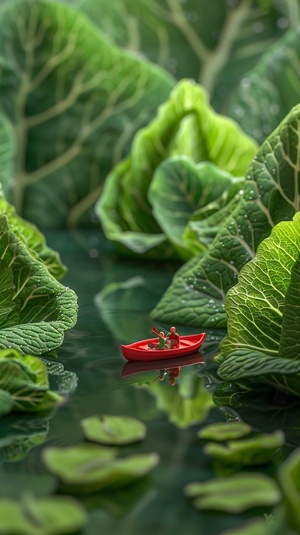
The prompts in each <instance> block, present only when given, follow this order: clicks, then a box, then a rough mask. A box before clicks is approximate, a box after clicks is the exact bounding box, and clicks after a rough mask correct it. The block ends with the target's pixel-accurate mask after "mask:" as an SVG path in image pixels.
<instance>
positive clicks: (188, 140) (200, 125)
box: [96, 80, 257, 259]
mask: <svg viewBox="0 0 300 535" xmlns="http://www.w3.org/2000/svg"><path fill="white" fill-rule="evenodd" d="M256 150H257V146H256V143H255V142H254V141H253V140H252V138H250V137H249V136H246V135H245V134H244V133H243V131H242V130H241V129H240V128H239V126H238V125H237V124H236V123H235V122H234V121H233V120H231V119H228V118H227V117H224V116H221V115H219V114H217V113H216V112H215V111H214V110H213V109H212V108H211V107H210V105H209V103H208V100H207V95H206V92H205V91H204V90H203V89H202V88H201V87H200V86H199V85H197V84H195V83H194V82H192V81H189V80H182V81H181V82H179V83H178V84H177V86H176V87H175V88H174V90H173V91H172V93H171V95H170V97H169V99H168V100H167V101H166V102H165V103H164V104H163V105H162V106H161V107H160V108H159V110H158V114H157V116H156V118H155V119H153V121H152V122H150V123H149V125H148V126H147V127H145V128H143V129H141V130H140V131H139V132H138V133H137V134H136V136H135V138H134V141H133V145H132V150H131V153H130V155H129V156H128V157H127V158H125V159H124V160H123V161H122V162H120V164H118V165H117V166H116V167H115V168H114V169H113V170H112V172H111V173H110V174H109V175H108V176H107V178H106V182H105V186H104V188H103V192H102V195H101V197H100V199H99V201H98V202H97V205H96V213H97V214H98V215H99V217H100V220H101V223H102V226H103V230H104V232H105V234H106V236H107V237H108V238H109V239H110V240H113V241H115V242H116V243H117V244H119V245H120V249H121V250H122V251H123V252H124V251H125V252H127V254H128V252H129V251H130V252H132V253H138V254H143V255H144V257H151V258H155V259H166V258H171V257H173V256H174V245H175V249H176V252H177V253H178V252H179V254H180V253H182V254H181V256H182V257H183V258H184V259H186V257H187V256H192V252H188V251H189V247H188V245H185V244H184V243H183V240H182V239H181V233H182V232H184V231H185V226H186V224H188V222H189V219H190V217H191V216H193V213H194V211H197V210H199V209H203V208H204V207H206V206H207V205H209V203H210V202H212V201H216V202H217V204H218V203H219V204H220V202H221V203H223V204H224V199H223V200H222V201H221V200H218V199H219V197H220V196H221V195H222V194H223V192H224V191H226V190H227V189H228V188H229V187H230V186H231V184H232V183H235V182H236V180H235V179H236V177H242V176H244V175H245V173H246V170H247V168H248V166H249V164H250V162H251V159H252V158H253V157H254V155H255V153H256ZM179 156H180V157H181V159H180V158H178V157H179ZM183 156H184V157H185V158H182V157H183ZM174 158H175V160H173V159H174ZM201 162H205V163H206V167H204V168H201V167H200V166H199V167H196V168H195V166H194V164H200V163H201ZM211 189H214V190H215V191H214V192H212V191H211ZM225 204H226V202H225ZM166 205H167V206H166ZM166 208H167V209H166ZM217 209H218V206H215V210H214V211H217ZM171 212H173V215H172V214H171V219H170V213H171ZM172 227H173V228H174V229H175V230H174V231H173V232H172ZM175 227H176V228H175ZM205 248H206V246H205V247H204V249H205Z"/></svg>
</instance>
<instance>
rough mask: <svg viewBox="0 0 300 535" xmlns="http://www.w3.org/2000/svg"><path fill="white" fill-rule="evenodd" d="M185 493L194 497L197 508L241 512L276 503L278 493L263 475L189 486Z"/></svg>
mask: <svg viewBox="0 0 300 535" xmlns="http://www.w3.org/2000/svg"><path fill="white" fill-rule="evenodd" d="M185 494H186V495H187V496H189V497H191V498H194V501H193V505H194V506H195V507H196V508H197V509H215V510H219V511H226V512H228V513H240V512H242V511H245V510H247V509H250V508H251V507H257V506H262V505H263V506H267V505H269V506H271V505H275V504H276V503H278V502H279V500H280V498H281V495H280V491H279V489H278V487H277V485H276V483H275V481H273V479H271V478H270V477H268V476H266V475H264V474H250V473H246V472H240V473H239V474H236V475H234V476H231V477H230V478H216V479H211V480H209V481H204V482H193V483H189V484H188V485H187V486H186V487H185Z"/></svg>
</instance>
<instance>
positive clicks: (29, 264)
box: [0, 214, 77, 355]
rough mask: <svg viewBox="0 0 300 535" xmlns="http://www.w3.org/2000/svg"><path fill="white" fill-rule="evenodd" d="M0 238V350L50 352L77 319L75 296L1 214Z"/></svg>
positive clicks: (34, 352) (32, 352) (33, 352)
mask: <svg viewBox="0 0 300 535" xmlns="http://www.w3.org/2000/svg"><path fill="white" fill-rule="evenodd" d="M13 226H14V225H13ZM0 237H1V239H0V273H1V278H0V349H3V348H10V347H11V348H15V349H17V350H19V351H20V352H21V353H23V354H26V353H31V354H34V355H40V354H42V353H46V352H48V351H51V350H53V349H55V348H57V347H58V346H59V345H60V344H61V343H62V341H63V337H64V332H65V330H67V329H70V328H71V327H73V325H74V324H75V322H76V320H77V298H76V295H75V293H74V292H73V291H72V290H70V289H69V288H67V287H65V286H63V285H62V284H60V283H59V282H58V281H57V280H56V279H55V278H54V277H53V276H52V275H51V274H50V273H49V270H48V268H47V267H46V265H45V264H44V263H43V262H41V261H40V260H38V259H35V258H34V256H33V255H32V252H31V250H30V249H27V247H26V245H25V243H24V241H23V240H20V239H19V238H18V236H17V235H16V234H15V232H14V231H13V229H12V228H11V227H10V224H9V221H8V218H7V217H6V215H2V214H0Z"/></svg>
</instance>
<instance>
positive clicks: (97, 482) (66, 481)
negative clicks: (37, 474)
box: [43, 443, 159, 494]
mask: <svg viewBox="0 0 300 535" xmlns="http://www.w3.org/2000/svg"><path fill="white" fill-rule="evenodd" d="M116 454H117V450H115V449H113V448H111V447H110V448H105V447H103V446H98V445H96V444H88V443H83V444H77V445H75V446H72V447H69V448H58V447H49V448H46V449H45V450H44V451H43V460H44V463H45V465H46V467H47V469H48V470H49V472H51V473H52V474H54V475H56V476H57V477H58V478H59V479H60V481H61V483H62V486H63V488H64V490H65V489H66V488H67V490H68V491H69V492H72V493H76V494H88V493H91V492H96V491H100V490H102V489H106V488H119V487H123V486H125V485H128V484H130V483H133V482H134V481H136V480H137V479H139V478H141V477H144V476H145V475H147V474H148V473H149V472H150V471H151V470H152V469H153V468H155V466H156V465H157V464H158V461H159V457H158V455H157V454H156V453H144V454H139V455H131V456H129V457H124V458H116Z"/></svg>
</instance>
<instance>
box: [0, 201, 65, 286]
mask: <svg viewBox="0 0 300 535" xmlns="http://www.w3.org/2000/svg"><path fill="white" fill-rule="evenodd" d="M0 213H1V214H3V215H6V217H7V219H8V222H9V226H10V228H11V230H12V231H13V232H14V234H15V235H16V236H17V237H18V238H19V239H20V240H21V241H22V242H23V243H24V244H25V246H26V247H27V249H28V251H29V252H30V253H31V255H32V256H33V258H35V259H37V260H40V261H42V262H43V263H44V264H45V266H47V268H48V270H49V272H50V273H51V275H53V276H54V277H55V278H56V279H61V278H62V277H63V276H64V275H65V273H66V271H67V268H66V266H64V265H63V264H62V263H61V260H60V256H59V254H58V253H57V252H56V251H54V250H53V249H50V247H48V246H47V244H46V240H45V237H44V236H43V234H42V233H41V232H39V231H38V229H37V228H36V227H35V225H32V224H31V223H28V221H25V219H23V218H22V217H19V216H18V215H17V213H16V211H15V209H14V207H13V206H12V205H11V204H10V203H8V202H7V201H6V200H5V199H4V197H3V195H2V194H1V192H0Z"/></svg>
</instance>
